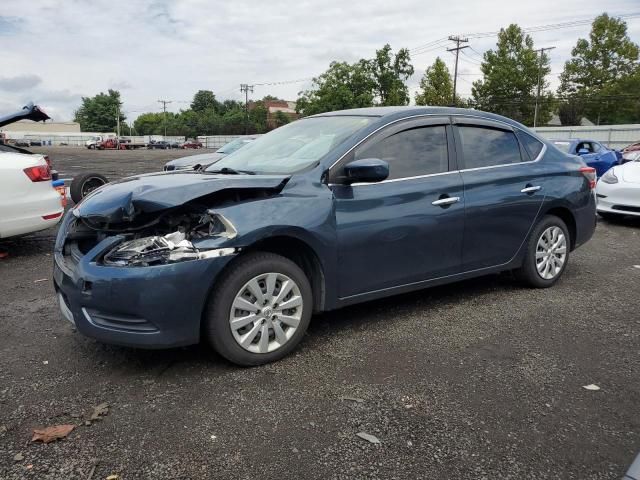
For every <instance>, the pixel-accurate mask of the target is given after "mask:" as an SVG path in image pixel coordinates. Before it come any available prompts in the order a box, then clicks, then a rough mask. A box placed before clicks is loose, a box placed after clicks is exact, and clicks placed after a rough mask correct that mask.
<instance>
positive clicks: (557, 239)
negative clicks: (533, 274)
mask: <svg viewBox="0 0 640 480" xmlns="http://www.w3.org/2000/svg"><path fill="white" fill-rule="evenodd" d="M566 259H567V239H566V237H565V235H564V232H563V231H562V229H561V228H560V227H557V226H553V227H549V228H547V229H546V230H545V231H544V232H542V235H540V238H539V239H538V244H537V246H536V270H537V271H538V275H540V277H542V278H543V279H545V280H552V279H554V278H555V277H557V276H558V275H559V274H560V272H561V271H562V267H564V263H565V261H566Z"/></svg>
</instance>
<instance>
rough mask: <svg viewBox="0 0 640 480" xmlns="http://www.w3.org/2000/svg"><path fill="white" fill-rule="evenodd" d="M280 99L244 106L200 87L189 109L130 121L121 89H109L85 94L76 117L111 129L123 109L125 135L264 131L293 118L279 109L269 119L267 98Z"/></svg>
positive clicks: (86, 125)
mask: <svg viewBox="0 0 640 480" xmlns="http://www.w3.org/2000/svg"><path fill="white" fill-rule="evenodd" d="M271 100H279V99H278V98H276V97H273V96H271V95H267V96H265V97H264V98H263V99H262V100H258V101H255V102H251V104H250V108H249V109H248V110H247V109H245V105H244V103H242V102H238V101H235V100H224V101H222V102H221V101H218V100H217V99H216V96H215V95H214V93H213V92H212V91H211V90H199V91H198V92H196V94H195V95H194V96H193V100H192V102H191V105H190V106H189V108H188V109H183V110H180V111H179V112H177V113H174V112H166V113H164V112H148V113H143V114H141V115H139V116H138V117H137V118H136V119H135V121H133V123H127V121H126V116H125V114H124V113H122V101H121V99H120V92H118V91H117V90H108V92H107V93H106V94H105V93H99V94H98V95H96V96H94V97H83V98H82V105H81V106H80V108H79V109H78V110H77V111H76V113H75V121H76V122H79V123H80V128H81V129H82V130H83V131H87V132H111V131H115V130H116V128H117V123H118V121H117V119H116V117H117V112H120V132H121V134H122V135H128V134H129V133H131V134H133V135H164V134H165V132H166V134H167V135H169V136H184V137H187V138H195V137H197V136H198V135H240V134H244V133H249V134H254V133H265V132H267V131H268V130H270V129H272V128H274V127H278V126H281V125H284V124H286V123H288V122H289V121H290V118H289V117H288V116H287V115H286V114H284V113H282V112H276V113H275V115H274V119H273V120H274V121H273V122H272V123H268V121H267V120H268V111H267V107H266V105H265V102H267V101H271Z"/></svg>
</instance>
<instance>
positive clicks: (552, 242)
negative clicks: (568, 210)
mask: <svg viewBox="0 0 640 480" xmlns="http://www.w3.org/2000/svg"><path fill="white" fill-rule="evenodd" d="M570 245H571V238H570V235H569V230H568V229H567V225H566V224H565V223H564V222H563V221H562V219H560V218H558V217H556V216H555V215H546V216H545V217H543V218H542V220H540V221H539V222H538V224H537V225H536V226H535V227H534V229H533V231H532V232H531V235H530V237H529V240H528V241H527V252H526V255H525V258H524V262H523V264H522V267H521V268H520V269H518V270H517V271H516V275H517V277H518V278H520V280H522V281H524V282H525V283H527V284H528V285H530V286H532V287H536V288H547V287H550V286H552V285H553V284H555V283H556V282H557V281H558V279H559V278H560V277H561V276H562V273H563V272H564V269H565V268H566V266H567V263H568V262H569V249H570Z"/></svg>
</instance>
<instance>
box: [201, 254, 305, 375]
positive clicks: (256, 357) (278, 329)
mask: <svg viewBox="0 0 640 480" xmlns="http://www.w3.org/2000/svg"><path fill="white" fill-rule="evenodd" d="M312 310H313V298H312V294H311V285H310V284H309V280H308V279H307V277H306V275H305V274H304V272H303V271H302V270H301V269H300V267H298V266H297V265H296V264H295V263H294V262H292V261H291V260H289V259H287V258H285V257H282V256H280V255H276V254H273V253H266V252H264V253H263V252H256V253H250V254H247V255H246V256H244V257H241V258H239V259H238V260H237V261H236V263H235V264H233V265H231V267H230V268H229V270H227V272H226V273H225V274H224V275H223V276H222V277H221V278H220V279H219V280H218V282H217V285H216V287H215V289H214V291H213V292H212V294H211V297H210V299H209V305H208V307H207V314H206V318H205V320H204V322H205V324H204V331H205V335H206V338H207V340H208V342H209V343H210V345H211V346H212V347H213V348H214V349H215V350H216V351H217V352H218V353H220V355H222V356H223V357H225V358H226V359H228V360H229V361H231V362H233V363H236V364H238V365H243V366H252V365H262V364H265V363H269V362H273V361H275V360H279V359H280V358H282V357H284V356H285V355H287V354H288V353H289V352H291V351H292V350H293V349H294V348H295V347H296V346H297V345H298V343H300V341H301V340H302V337H303V336H304V333H305V331H306V330H307V327H308V326H309V321H310V320H311V313H312Z"/></svg>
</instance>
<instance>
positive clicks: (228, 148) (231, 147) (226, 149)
mask: <svg viewBox="0 0 640 480" xmlns="http://www.w3.org/2000/svg"><path fill="white" fill-rule="evenodd" d="M251 140H252V139H250V138H236V139H235V140H231V141H230V142H229V143H226V144H224V145H223V146H221V147H220V148H219V149H218V150H216V153H226V154H227V155H228V154H230V153H233V152H235V151H236V150H238V149H239V148H240V147H242V146H243V145H246V144H247V143H249V142H250V141H251Z"/></svg>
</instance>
